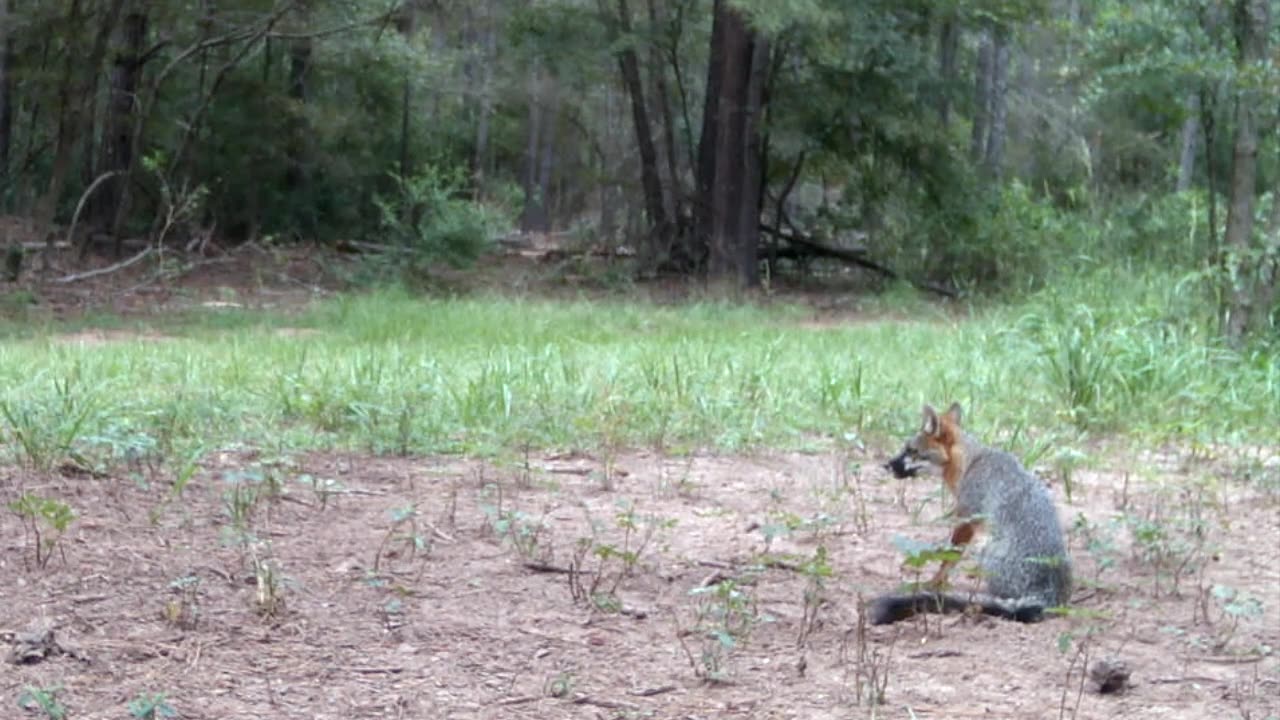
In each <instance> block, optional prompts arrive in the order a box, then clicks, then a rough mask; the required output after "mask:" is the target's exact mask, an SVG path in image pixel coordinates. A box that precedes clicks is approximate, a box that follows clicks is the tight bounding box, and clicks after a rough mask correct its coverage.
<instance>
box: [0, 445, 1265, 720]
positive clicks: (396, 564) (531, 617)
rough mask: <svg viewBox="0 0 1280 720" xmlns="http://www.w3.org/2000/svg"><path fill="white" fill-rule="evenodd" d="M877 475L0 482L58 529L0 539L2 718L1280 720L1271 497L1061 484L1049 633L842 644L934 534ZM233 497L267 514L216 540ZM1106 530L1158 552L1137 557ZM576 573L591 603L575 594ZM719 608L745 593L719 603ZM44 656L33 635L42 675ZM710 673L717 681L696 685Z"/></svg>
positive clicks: (242, 467)
mask: <svg viewBox="0 0 1280 720" xmlns="http://www.w3.org/2000/svg"><path fill="white" fill-rule="evenodd" d="M879 457H881V455H880V453H875V454H872V455H865V456H864V455H861V454H857V453H855V454H853V455H851V456H844V455H837V454H814V455H801V454H761V455H756V456H738V457H724V456H697V457H692V458H687V457H686V458H671V457H661V456H656V455H653V454H643V453H640V454H624V455H621V456H619V457H616V458H612V459H608V458H592V457H584V456H574V455H571V456H546V455H541V456H534V457H530V458H527V459H526V458H512V459H508V460H506V461H502V462H497V461H495V462H489V463H482V462H479V461H471V460H459V459H454V458H371V457H365V456H359V455H342V454H327V455H304V456H296V457H293V458H290V459H287V460H283V461H281V460H267V459H263V458H259V457H256V456H254V455H249V454H245V453H242V452H233V451H228V452H224V453H221V454H217V455H215V456H211V457H210V458H209V461H208V463H207V464H206V465H205V466H204V467H203V468H202V469H201V471H200V472H199V473H198V474H197V476H196V477H195V478H194V479H193V481H192V482H191V484H190V485H189V486H187V488H186V490H185V493H184V494H183V495H182V497H181V498H180V499H171V500H170V501H168V502H167V503H166V502H165V500H166V498H169V497H171V491H170V487H169V484H168V482H167V481H165V480H164V479H163V478H162V477H156V478H154V479H150V480H148V479H147V473H146V471H145V468H143V469H142V470H141V473H140V474H139V475H136V476H134V477H130V474H129V472H128V471H127V469H122V470H121V471H120V472H119V473H117V476H113V477H85V476H83V475H80V476H75V475H55V476H37V475H35V474H33V473H31V472H29V471H26V470H23V469H21V468H13V467H10V468H0V501H3V502H4V503H6V504H7V503H9V502H10V501H12V500H14V499H15V498H16V497H18V496H19V494H20V493H21V492H35V493H38V494H40V495H43V496H47V497H53V498H59V499H61V500H63V501H65V502H66V503H68V504H69V505H71V506H72V507H73V508H74V509H75V511H76V512H77V513H78V515H79V517H78V519H77V520H76V521H75V522H74V524H73V525H72V526H71V527H70V529H69V530H68V532H67V534H66V536H65V537H63V538H62V540H61V542H60V544H59V545H58V548H57V550H56V551H55V552H54V553H53V556H52V559H51V560H50V561H49V563H48V566H47V567H46V568H44V569H39V568H36V567H34V556H33V552H32V540H31V538H30V537H29V536H28V534H27V533H26V531H25V529H24V526H23V525H22V524H21V523H20V522H19V519H18V518H17V517H16V516H15V514H14V513H12V512H8V511H6V512H3V513H0V575H2V576H3V578H4V580H3V582H0V633H4V635H3V637H4V638H5V639H6V640H7V641H8V643H6V644H7V645H8V646H9V647H19V648H23V649H24V650H25V651H26V652H27V654H28V655H31V656H33V657H29V658H28V659H29V660H30V662H28V663H27V664H20V665H16V664H11V663H9V662H5V663H2V664H0V703H2V705H3V707H5V708H6V710H5V711H4V713H3V715H4V716H6V717H17V716H18V713H17V712H16V711H15V710H14V708H15V707H16V704H15V703H16V701H17V698H18V697H19V695H20V693H21V692H22V690H23V688H25V687H28V686H32V687H51V686H61V687H62V690H61V692H60V694H59V695H58V698H59V700H60V701H61V702H62V703H63V704H64V705H65V706H66V708H67V709H68V710H69V711H70V716H71V717H73V718H108V717H110V718H121V717H127V716H128V711H127V710H126V706H127V704H128V703H129V702H130V701H131V700H133V699H135V698H137V697H138V696H139V695H140V694H141V693H165V694H166V697H167V701H168V703H169V704H170V705H171V706H172V707H173V708H174V709H175V710H177V711H178V712H179V713H180V714H181V717H184V718H210V719H212V718H265V717H271V718H375V717H376V718H402V717H403V718H650V717H651V718H721V717H741V718H854V717H890V718H910V717H917V718H977V717H983V718H1058V717H1078V718H1148V717H1149V718H1156V717H1160V718H1175V719H1180V718H1185V719H1188V720H1190V719H1191V718H1196V719H1199V718H1251V719H1257V720H1261V718H1266V717H1278V716H1280V655H1278V654H1277V650H1278V649H1280V495H1278V494H1277V491H1276V490H1275V487H1276V479H1275V477H1274V474H1275V473H1276V472H1277V470H1276V467H1275V466H1274V465H1272V466H1270V467H1263V468H1262V469H1261V472H1262V473H1263V474H1264V475H1265V474H1267V473H1270V474H1271V475H1269V476H1268V477H1269V482H1270V485H1269V487H1270V488H1271V490H1270V491H1269V492H1264V491H1262V490H1259V488H1260V487H1263V485H1262V483H1261V482H1260V481H1259V480H1258V479H1257V478H1254V479H1249V480H1246V479H1243V478H1242V477H1241V475H1240V473H1239V472H1238V468H1239V467H1240V466H1239V465H1238V464H1237V463H1223V462H1209V461H1204V460H1203V459H1202V460H1200V461H1196V462H1185V461H1181V460H1178V459H1176V458H1170V456H1167V455H1166V456H1162V457H1163V459H1164V462H1160V463H1156V462H1152V463H1149V464H1147V467H1148V468H1149V470H1150V471H1149V472H1144V473H1142V474H1141V477H1140V475H1139V474H1130V476H1129V477H1128V479H1127V480H1126V477H1125V474H1124V473H1122V472H1093V473H1077V474H1076V476H1075V477H1074V478H1073V493H1072V502H1071V503H1067V502H1065V499H1064V498H1063V492H1062V491H1063V488H1062V487H1061V483H1057V484H1056V486H1055V495H1056V496H1057V497H1058V499H1059V502H1060V511H1061V513H1062V516H1063V520H1064V523H1065V524H1066V525H1067V526H1068V527H1071V528H1076V529H1074V530H1072V532H1071V537H1072V550H1073V555H1074V558H1075V563H1076V574H1077V576H1078V578H1079V582H1078V585H1079V588H1078V589H1077V592H1076V596H1075V602H1074V604H1075V607H1076V609H1077V610H1076V613H1075V614H1073V615H1072V616H1071V617H1067V618H1054V619H1050V620H1047V621H1045V622H1043V623H1040V624H1036V625H1019V624H1016V623H1011V622H1005V621H999V620H991V619H986V618H970V617H964V616H947V617H937V616H934V617H930V618H928V619H927V620H926V621H909V622H905V623H901V624H898V625H895V626H889V627H875V628H866V627H863V626H862V624H861V623H860V621H859V598H860V597H863V596H864V597H871V596H872V595H874V594H876V593H878V592H882V591H885V590H887V589H890V588H893V587H894V586H895V585H897V584H898V583H899V582H902V581H903V580H905V579H909V577H911V576H910V575H909V574H908V573H907V571H904V570H903V568H902V555H901V553H900V551H899V550H898V549H896V547H895V544H894V542H893V539H894V537H895V536H898V535H902V536H908V537H911V538H916V539H921V540H930V541H937V540H940V539H942V538H944V537H945V536H946V529H945V526H944V524H943V520H942V518H941V515H942V513H943V512H944V510H945V507H946V505H945V503H944V499H943V498H942V496H941V495H940V494H939V488H938V483H937V482H936V481H934V480H930V479H920V480H914V481H907V482H899V481H895V480H892V479H891V478H889V477H888V475H887V473H886V472H885V471H883V470H881V469H880V468H879V467H878V463H877V459H878V458H879ZM606 461H607V462H606ZM1272 462H1274V460H1272ZM1255 465H1256V463H1255ZM1255 469H1256V468H1255ZM135 470H137V468H135ZM606 473H608V475H607V476H606ZM237 486H240V487H250V486H257V487H259V488H260V489H262V488H265V490H264V493H265V492H266V491H267V490H270V489H272V488H273V487H278V488H279V490H278V494H277V497H275V498H274V499H270V498H266V497H265V496H264V498H263V499H261V500H260V501H259V502H258V503H257V505H256V509H255V510H254V511H253V513H252V517H251V518H249V519H247V520H246V521H245V522H244V523H243V524H242V527H241V528H240V529H239V530H237V528H236V524H235V523H234V522H233V521H232V517H231V514H232V513H231V510H230V509H229V508H230V506H232V505H234V503H230V502H229V500H228V498H229V497H231V494H230V493H231V491H232V490H233V488H235V487H237ZM1193 488H1194V489H1193ZM242 507H243V505H242ZM628 507H630V508H631V509H632V517H633V518H634V524H635V526H636V529H635V531H634V532H633V533H632V534H631V536H630V539H629V540H626V541H625V543H624V531H623V529H622V526H623V525H625V524H626V523H625V522H620V520H619V515H620V514H623V517H624V518H625V517H626V515H625V513H626V508H628ZM1122 516H1123V517H1128V518H1131V519H1132V520H1133V522H1135V523H1136V522H1138V521H1140V520H1147V521H1150V523H1149V524H1148V525H1146V526H1143V527H1145V528H1146V529H1147V530H1148V531H1151V530H1152V528H1158V529H1159V532H1158V533H1157V534H1156V535H1155V536H1152V535H1150V534H1148V535H1146V536H1144V537H1147V538H1148V543H1147V545H1145V546H1143V545H1140V544H1135V543H1134V540H1133V538H1134V537H1135V534H1134V533H1133V532H1131V531H1130V530H1129V529H1128V528H1127V526H1124V525H1118V524H1116V521H1115V519H1116V518H1120V517H1122ZM1081 517H1082V518H1084V521H1078V518H1081ZM1192 519H1194V522H1193V521H1192ZM1082 522H1087V523H1088V524H1090V525H1091V526H1092V527H1093V528H1094V532H1093V534H1092V535H1093V543H1092V545H1093V549H1092V550H1090V549H1089V547H1088V546H1089V544H1090V543H1089V537H1088V534H1087V533H1085V532H1083V531H1081V530H1080V529H1079V528H1080V527H1082V526H1083V525H1082ZM788 524H789V525H790V526H791V528H792V529H791V530H789V531H788V530H785V529H784V526H787V525H788ZM649 528H652V532H650V531H649ZM1159 533H1163V534H1159ZM250 535H251V536H252V538H254V539H253V540H252V541H248V544H247V545H246V540H245V538H246V537H248V536H250ZM645 536H648V537H649V540H648V542H647V543H646V544H644V545H643V547H642V548H641V549H639V550H638V555H637V556H636V558H635V562H634V564H633V566H632V569H631V571H630V572H629V573H628V572H626V569H625V566H626V563H624V562H623V560H622V559H621V557H620V556H617V555H609V554H608V553H607V552H604V553H600V554H596V553H594V552H586V553H580V552H579V548H599V547H605V546H607V547H610V548H612V549H614V550H616V551H622V550H624V548H625V549H629V550H630V551H633V552H636V551H637V547H639V544H640V540H641V539H643V538H644V537H645ZM768 536H772V539H771V540H766V537H768ZM1152 537H1156V540H1151V538H1152ZM1161 538H1162V539H1161ZM584 539H585V540H584ZM580 543H584V544H581V545H580ZM820 546H821V547H824V548H825V549H826V552H827V553H828V556H827V560H828V562H829V565H830V568H831V570H832V574H831V576H830V577H827V578H825V580H824V581H823V583H822V585H823V586H822V587H821V589H819V590H816V594H814V593H810V595H809V597H811V598H820V601H815V602H810V603H809V606H810V608H812V615H813V619H812V621H811V622H809V621H806V614H807V613H806V602H805V598H806V590H807V589H809V590H813V589H814V588H813V576H814V574H813V573H806V572H805V571H804V563H805V562H806V561H807V560H811V559H813V558H814V557H815V553H816V551H817V549H818V548H819V547H820ZM1144 547H1145V549H1146V552H1144ZM766 550H767V554H766ZM1152 553H1156V554H1152ZM575 554H577V555H580V556H582V558H581V559H582V564H581V565H582V567H583V568H584V569H585V572H583V573H581V574H579V575H576V576H575V575H571V574H568V573H566V572H564V571H566V570H569V569H570V568H571V566H572V565H573V564H574V557H575ZM601 555H604V556H605V558H604V560H603V571H602V572H600V573H599V574H598V577H599V579H600V584H599V586H598V587H597V588H596V589H597V592H598V593H602V594H601V598H602V599H600V600H598V601H597V602H595V603H593V602H592V601H591V600H590V599H583V598H581V597H577V598H575V593H574V592H573V588H575V587H576V588H578V589H579V590H582V589H583V588H586V589H588V590H589V586H590V585H591V584H592V582H593V580H594V579H595V577H597V575H595V574H594V571H596V570H597V569H599V568H600V566H601V563H602V560H601V557H600V556H601ZM766 557H767V558H769V559H770V562H768V563H765V565H767V567H760V561H761V559H762V558H766ZM1202 561H1203V562H1202ZM1103 565H1106V567H1103ZM1180 565H1182V566H1183V568H1182V573H1181V574H1180V575H1179V574H1178V573H1177V569H1176V568H1177V567H1178V566H1180ZM267 568H269V569H270V570H271V572H272V573H274V574H273V575H272V578H274V579H268V577H267V575H268V573H267V572H266V569H267ZM1175 575H1177V581H1178V582H1177V585H1178V587H1177V592H1175V591H1174V588H1173V584H1174V582H1173V580H1174V576H1175ZM725 580H733V581H735V583H736V585H735V586H733V587H735V588H736V592H737V593H740V594H739V595H737V596H733V597H729V596H728V594H727V592H725V593H720V594H717V593H716V592H715V591H714V590H715V588H717V587H718V588H720V589H722V590H725V589H727V588H729V587H730V586H729V585H725V584H719V585H718V584H717V583H723V581H725ZM957 583H958V584H961V585H964V584H967V583H971V581H969V580H966V579H964V578H962V577H961V578H958V579H957ZM615 584H616V591H615V592H614V593H613V595H612V596H611V597H606V596H607V591H608V590H609V589H610V588H612V587H614V586H615ZM1215 586H1221V587H1220V589H1219V590H1218V592H1217V594H1216V595H1215V594H1214V592H1213V590H1212V588H1214V587H1215ZM699 588H702V589H703V590H701V591H698V589H699ZM1221 588H1232V589H1235V590H1236V591H1238V592H1239V593H1244V594H1247V595H1249V596H1252V597H1253V598H1256V599H1257V600H1259V601H1261V603H1262V614H1261V615H1258V614H1256V613H1250V612H1249V611H1248V609H1247V607H1246V605H1247V603H1244V602H1240V601H1239V600H1240V598H1239V597H1237V598H1236V600H1237V602H1236V605H1237V606H1239V607H1235V608H1234V609H1235V610H1237V611H1238V613H1239V614H1240V617H1239V618H1238V619H1236V620H1234V621H1233V619H1232V616H1231V615H1230V614H1229V613H1227V612H1226V610H1225V608H1226V606H1227V605H1228V604H1229V602H1230V599H1229V598H1227V597H1226V594H1227V591H1226V590H1222V589H1221ZM578 594H579V595H580V593H578ZM716 598H722V599H721V600H720V601H719V602H718V603H717V601H716ZM723 598H729V599H723ZM700 608H701V610H700ZM717 608H719V609H720V610H724V611H726V612H729V611H732V612H733V613H735V614H733V615H731V616H732V617H739V618H743V620H744V624H743V625H742V626H739V627H736V628H735V629H734V635H733V637H734V638H735V642H734V644H733V646H732V647H727V646H726V645H723V644H720V643H719V642H717V641H716V640H715V639H708V636H707V632H706V631H707V630H709V629H711V628H712V627H713V626H716V618H717V614H716V610H717ZM1241 608H1244V610H1241ZM1206 611H1207V613H1206ZM1206 614H1207V617H1206ZM723 626H724V625H723V623H721V625H719V627H723ZM806 628H808V632H805V629H806ZM41 629H52V630H53V631H54V633H55V634H54V636H53V640H52V642H44V643H43V645H44V647H35V646H39V645H41V641H39V640H34V639H33V635H32V633H34V635H35V636H38V635H39V634H40V633H39V631H40V630H41ZM1064 634H1070V635H1071V636H1072V637H1073V638H1074V641H1073V642H1071V643H1070V644H1069V646H1068V647H1066V649H1065V652H1064V651H1063V649H1062V648H1061V647H1060V642H1061V640H1062V637H1063V635H1064ZM47 639H48V638H47V637H46V638H45V640H47ZM24 640H25V643H26V644H25V645H24ZM8 650H9V648H6V647H5V644H0V653H3V652H8ZM704 651H708V652H709V653H710V655H709V656H708V657H709V658H710V659H711V661H713V662H715V663H718V664H719V672H720V674H721V675H722V678H721V681H720V682H708V681H706V680H705V679H704V678H702V677H700V675H705V674H706V672H705V670H706V667H707V663H706V662H704V661H703V659H702V658H703V653H704ZM42 653H43V654H44V655H45V657H40V655H41V654H42ZM1103 658H1114V659H1119V660H1122V661H1124V662H1126V663H1127V664H1128V666H1129V668H1130V670H1131V672H1132V681H1133V687H1132V688H1131V689H1129V690H1128V691H1127V692H1124V693H1121V694H1107V695H1104V694H1099V693H1098V692H1096V691H1095V690H1094V688H1093V687H1092V684H1091V683H1090V682H1087V681H1084V682H1082V673H1081V670H1082V668H1084V667H1085V666H1092V665H1093V664H1094V663H1095V661H1096V660H1098V659H1103ZM882 682H887V684H886V685H885V686H884V687H883V701H884V703H883V705H881V706H872V705H871V703H870V696H871V695H873V694H874V691H873V689H872V686H873V685H879V684H880V683H882ZM30 716H31V717H36V715H30Z"/></svg>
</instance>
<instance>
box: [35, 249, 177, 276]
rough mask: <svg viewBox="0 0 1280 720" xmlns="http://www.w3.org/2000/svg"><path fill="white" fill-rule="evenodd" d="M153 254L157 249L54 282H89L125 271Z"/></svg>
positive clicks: (144, 251) (147, 250)
mask: <svg viewBox="0 0 1280 720" xmlns="http://www.w3.org/2000/svg"><path fill="white" fill-rule="evenodd" d="M153 252H155V247H149V248H147V249H146V250H143V251H142V252H140V253H138V254H137V255H134V256H133V257H131V258H129V259H128V260H121V261H120V262H118V263H116V264H115V265H108V266H107V267H104V268H98V269H96V270H86V271H85V272H82V273H72V274H71V275H64V276H62V277H60V278H58V279H57V280H54V282H57V283H73V282H78V281H80V280H88V279H89V278H92V277H98V276H99V275H109V274H111V273H113V272H117V271H120V270H123V269H125V268H127V267H129V266H130V265H134V264H137V263H138V262H139V261H141V260H142V259H143V258H145V257H146V256H148V255H150V254H151V253H153Z"/></svg>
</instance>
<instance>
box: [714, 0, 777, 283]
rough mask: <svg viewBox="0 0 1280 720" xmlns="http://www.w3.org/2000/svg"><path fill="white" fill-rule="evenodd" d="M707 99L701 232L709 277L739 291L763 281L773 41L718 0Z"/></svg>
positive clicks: (734, 10) (723, 1)
mask: <svg viewBox="0 0 1280 720" xmlns="http://www.w3.org/2000/svg"><path fill="white" fill-rule="evenodd" d="M711 38H712V40H711V43H712V44H711V58H710V63H709V65H708V77H707V88H708V90H707V101H706V105H707V108H706V111H705V115H704V122H703V128H702V140H701V143H700V147H699V149H698V155H699V181H698V187H699V191H700V193H701V196H700V198H699V205H698V210H699V213H700V215H699V222H698V227H699V228H700V229H701V231H702V232H703V233H705V234H704V238H705V242H706V247H707V250H708V253H709V254H708V258H707V275H708V279H709V280H711V281H713V282H724V281H730V280H732V281H736V283H737V284H738V286H739V287H752V286H755V285H758V284H759V282H760V269H759V266H758V263H757V248H758V246H759V241H760V184H761V182H762V178H763V167H762V164H763V159H762V157H761V154H760V148H761V145H760V122H761V119H762V110H763V106H764V76H765V74H766V69H767V68H768V66H769V62H768V57H769V48H768V43H767V42H766V41H765V40H764V38H763V37H761V36H760V35H759V34H757V33H756V32H754V31H752V30H751V29H750V28H749V27H748V26H747V24H746V21H745V19H744V18H743V17H742V15H741V13H740V12H738V11H737V10H736V9H734V8H732V7H730V6H729V5H728V4H727V3H726V2H725V0H716V2H715V15H714V20H713V21H712V31H711Z"/></svg>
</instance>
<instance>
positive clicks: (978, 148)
mask: <svg viewBox="0 0 1280 720" xmlns="http://www.w3.org/2000/svg"><path fill="white" fill-rule="evenodd" d="M993 54H994V53H993V50H992V39H991V30H990V29H988V30H987V31H986V33H985V34H984V37H983V39H982V43H981V44H980V45H979V46H978V58H977V67H976V68H975V70H974V88H973V130H972V132H971V133H970V135H969V157H970V159H971V160H973V163H974V164H975V165H976V164H979V163H981V162H982V161H983V158H985V157H986V156H987V138H988V135H989V134H990V132H991V131H990V126H989V122H990V118H991V106H992V102H991V89H992V86H993V84H994V83H992V78H991V70H992V67H993V65H994V62H993V61H992V56H993Z"/></svg>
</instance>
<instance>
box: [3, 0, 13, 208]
mask: <svg viewBox="0 0 1280 720" xmlns="http://www.w3.org/2000/svg"><path fill="white" fill-rule="evenodd" d="M10 24H11V22H10V18H9V0H0V210H7V209H8V207H7V206H8V201H7V199H6V198H7V197H8V194H9V183H10V178H9V155H10V153H11V151H12V149H13V67H14V48H13V32H12V31H11V30H10V29H9V28H10Z"/></svg>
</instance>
